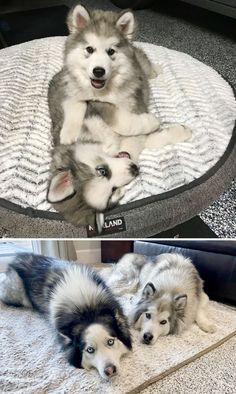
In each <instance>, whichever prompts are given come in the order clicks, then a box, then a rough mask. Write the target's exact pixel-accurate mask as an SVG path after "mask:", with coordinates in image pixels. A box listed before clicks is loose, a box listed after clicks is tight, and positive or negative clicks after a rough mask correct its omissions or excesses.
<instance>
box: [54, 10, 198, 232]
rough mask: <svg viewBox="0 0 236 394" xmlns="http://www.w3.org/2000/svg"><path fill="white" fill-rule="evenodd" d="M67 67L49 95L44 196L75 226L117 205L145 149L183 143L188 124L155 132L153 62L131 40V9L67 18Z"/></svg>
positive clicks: (82, 13)
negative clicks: (50, 142)
mask: <svg viewBox="0 0 236 394" xmlns="http://www.w3.org/2000/svg"><path fill="white" fill-rule="evenodd" d="M67 23H68V27H69V31H70V35H69V36H68V38H67V40H66V46H65V55H64V65H63V68H62V70H61V71H60V72H59V73H58V74H56V75H55V76H54V78H53V79H52V81H51V83H50V87H49V93H48V101H49V110H50V115H51V119H52V135H53V139H54V144H55V149H54V152H53V160H52V167H51V173H52V177H51V180H50V184H49V188H48V195H47V199H48V201H49V202H50V203H52V204H53V206H54V207H55V209H56V210H58V211H60V212H62V214H63V215H64V216H65V218H66V219H68V220H69V221H70V222H72V223H74V224H76V225H77V224H88V223H89V224H92V225H93V224H94V217H95V216H94V213H96V212H104V210H106V209H107V208H111V207H112V206H114V205H116V204H117V203H118V202H119V200H120V199H121V197H122V196H123V189H122V188H123V186H125V185H126V184H128V183H130V182H131V181H132V180H133V179H134V178H135V177H136V176H137V175H138V172H139V169H138V166H137V164H136V161H137V159H138V157H139V154H140V152H141V151H142V150H143V149H144V148H156V149H157V148H160V147H162V146H165V145H167V144H174V143H178V142H183V141H186V140H187V139H189V138H190V137H191V132H190V130H189V129H188V128H185V127H183V126H181V125H176V126H173V127H170V128H167V129H164V130H159V126H160V122H159V120H158V119H157V118H156V117H155V116H154V115H153V114H150V113H148V112H147V111H148V100H149V95H150V92H149V83H148V79H150V78H154V77H156V75H157V74H156V69H157V66H155V65H152V64H151V62H150V61H149V59H148V57H147V56H146V55H145V53H144V52H143V51H142V50H141V49H139V48H136V47H135V46H134V45H133V44H132V42H131V40H132V37H133V34H134V30H135V20H134V16H133V14H132V12H131V11H125V12H122V13H115V12H110V11H109V12H105V11H88V10H87V9H86V8H85V7H83V6H81V5H77V6H76V7H75V8H73V9H72V10H71V12H70V13H69V16H68V20H67Z"/></svg>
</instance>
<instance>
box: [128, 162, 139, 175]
mask: <svg viewBox="0 0 236 394" xmlns="http://www.w3.org/2000/svg"><path fill="white" fill-rule="evenodd" d="M129 169H130V173H131V175H132V176H137V175H138V174H139V168H138V166H137V165H136V164H135V163H131V164H130V166H129Z"/></svg>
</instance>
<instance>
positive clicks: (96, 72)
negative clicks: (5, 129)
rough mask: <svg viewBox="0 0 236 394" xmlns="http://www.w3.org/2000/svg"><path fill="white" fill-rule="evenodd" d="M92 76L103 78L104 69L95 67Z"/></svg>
mask: <svg viewBox="0 0 236 394" xmlns="http://www.w3.org/2000/svg"><path fill="white" fill-rule="evenodd" d="M93 75H94V76H95V77H96V78H101V77H103V75H105V69H104V68H102V67H95V68H94V69H93Z"/></svg>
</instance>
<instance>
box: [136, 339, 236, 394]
mask: <svg viewBox="0 0 236 394" xmlns="http://www.w3.org/2000/svg"><path fill="white" fill-rule="evenodd" d="M235 355H236V337H233V338H232V339H230V340H229V341H227V342H225V343H224V344H223V345H221V346H220V347H218V348H217V349H215V350H213V351H212V352H210V353H208V354H206V355H205V356H202V357H201V358H199V359H198V360H196V361H195V362H194V363H191V364H189V365H187V366H185V367H183V368H181V369H180V370H178V371H176V372H174V373H173V374H171V375H168V377H166V378H164V379H162V380H161V381H158V382H157V383H154V384H152V385H150V386H148V388H147V389H144V390H142V391H140V394H157V393H158V394H170V393H174V394H213V393H214V394H235V387H236V374H235V361H236V358H235Z"/></svg>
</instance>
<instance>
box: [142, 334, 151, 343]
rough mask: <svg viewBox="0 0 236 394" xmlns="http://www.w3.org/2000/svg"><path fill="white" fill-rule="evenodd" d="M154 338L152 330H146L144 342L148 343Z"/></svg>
mask: <svg viewBox="0 0 236 394" xmlns="http://www.w3.org/2000/svg"><path fill="white" fill-rule="evenodd" d="M152 339H153V335H152V334H151V333H150V332H145V333H144V334H143V342H144V343H146V345H148V344H149V343H150V342H151V341H152Z"/></svg>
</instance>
